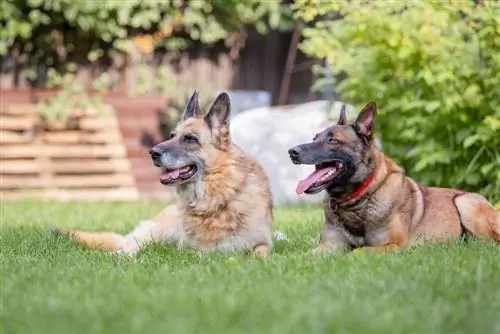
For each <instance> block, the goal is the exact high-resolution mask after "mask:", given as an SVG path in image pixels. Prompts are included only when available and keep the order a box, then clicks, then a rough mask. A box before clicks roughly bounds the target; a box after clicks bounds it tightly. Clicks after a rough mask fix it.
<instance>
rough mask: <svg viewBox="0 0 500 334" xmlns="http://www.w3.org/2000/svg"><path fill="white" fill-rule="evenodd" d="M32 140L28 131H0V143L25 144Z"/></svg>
mask: <svg viewBox="0 0 500 334" xmlns="http://www.w3.org/2000/svg"><path fill="white" fill-rule="evenodd" d="M31 140H33V136H32V135H31V134H30V133H18V132H12V131H0V143H1V144H25V143H29V142H30V141H31Z"/></svg>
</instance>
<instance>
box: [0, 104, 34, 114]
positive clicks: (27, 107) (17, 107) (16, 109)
mask: <svg viewBox="0 0 500 334" xmlns="http://www.w3.org/2000/svg"><path fill="white" fill-rule="evenodd" d="M34 114H36V105H35V104H31V103H12V104H9V105H8V106H6V107H2V108H0V115H12V116H21V115H34Z"/></svg>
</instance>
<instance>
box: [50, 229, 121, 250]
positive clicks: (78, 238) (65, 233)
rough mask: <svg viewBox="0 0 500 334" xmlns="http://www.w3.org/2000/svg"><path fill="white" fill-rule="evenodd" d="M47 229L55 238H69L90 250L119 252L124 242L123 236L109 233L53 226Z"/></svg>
mask: <svg viewBox="0 0 500 334" xmlns="http://www.w3.org/2000/svg"><path fill="white" fill-rule="evenodd" d="M49 229H50V231H51V232H52V234H54V235H55V236H58V237H69V238H71V239H72V240H73V241H74V242H75V243H76V244H78V245H82V246H85V247H88V248H92V249H101V250H105V251H110V252H114V251H118V250H120V249H121V248H122V246H123V242H124V237H123V236H121V235H119V234H116V233H111V232H89V231H81V230H71V229H61V228H58V227H55V226H50V227H49Z"/></svg>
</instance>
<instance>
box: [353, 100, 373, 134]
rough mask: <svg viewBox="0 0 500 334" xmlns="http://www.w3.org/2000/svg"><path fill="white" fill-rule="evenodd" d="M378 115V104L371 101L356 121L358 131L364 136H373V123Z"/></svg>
mask: <svg viewBox="0 0 500 334" xmlns="http://www.w3.org/2000/svg"><path fill="white" fill-rule="evenodd" d="M376 117H377V104H376V103H375V102H373V101H372V102H369V103H368V104H367V105H366V106H365V107H364V108H363V110H361V112H360V113H359V115H358V118H357V119H356V121H355V122H354V129H355V130H356V132H357V133H358V134H360V135H362V136H364V137H367V138H371V137H372V135H373V125H374V123H375V118H376Z"/></svg>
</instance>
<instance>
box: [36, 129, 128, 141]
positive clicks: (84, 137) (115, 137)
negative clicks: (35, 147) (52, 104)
mask: <svg viewBox="0 0 500 334" xmlns="http://www.w3.org/2000/svg"><path fill="white" fill-rule="evenodd" d="M40 137H41V139H42V140H43V141H44V142H46V143H51V144H79V143H88V144H104V143H120V142H121V135H120V131H118V129H110V130H109V131H103V132H82V131H61V132H46V133H43V134H42V135H41V136H40Z"/></svg>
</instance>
